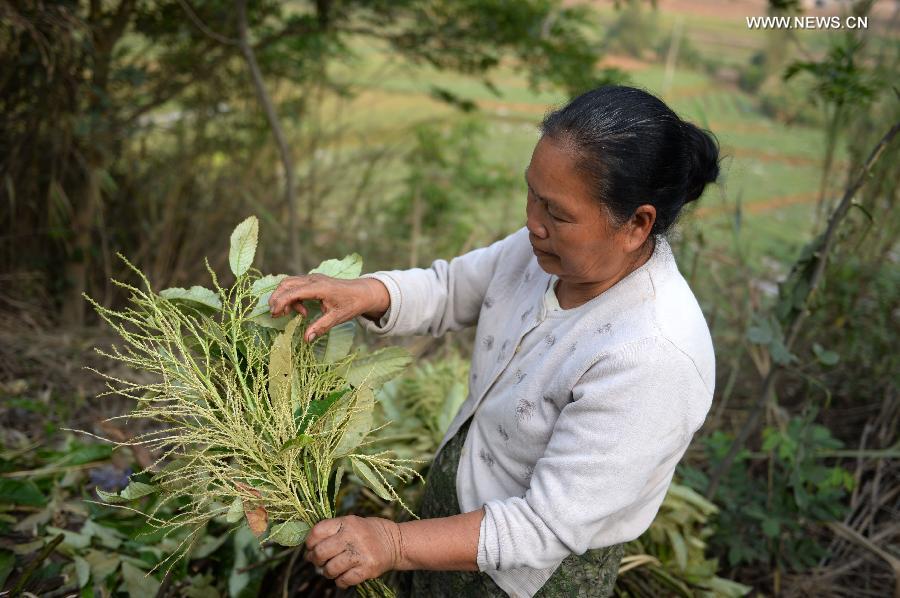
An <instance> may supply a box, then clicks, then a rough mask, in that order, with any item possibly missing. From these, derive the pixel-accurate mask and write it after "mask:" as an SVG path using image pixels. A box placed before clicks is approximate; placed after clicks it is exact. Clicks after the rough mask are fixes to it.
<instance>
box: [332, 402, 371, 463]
mask: <svg viewBox="0 0 900 598" xmlns="http://www.w3.org/2000/svg"><path fill="white" fill-rule="evenodd" d="M374 409H375V393H373V392H372V389H371V388H369V387H367V386H360V387H359V388H358V389H357V390H356V400H355V401H354V402H353V407H352V411H351V412H350V418H349V421H348V422H347V425H346V426H345V428H344V433H343V435H342V436H341V439H340V440H339V441H338V443H337V446H336V447H335V449H334V456H335V458H337V457H343V456H344V455H347V454H349V453H350V452H352V451H353V449H355V448H356V447H358V446H359V444H360V443H361V442H362V441H363V438H365V437H366V434H368V433H369V430H371V429H372V411H374Z"/></svg>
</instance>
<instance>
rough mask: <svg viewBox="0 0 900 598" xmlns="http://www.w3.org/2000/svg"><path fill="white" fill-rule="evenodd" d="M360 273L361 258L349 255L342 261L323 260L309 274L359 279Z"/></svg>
mask: <svg viewBox="0 0 900 598" xmlns="http://www.w3.org/2000/svg"><path fill="white" fill-rule="evenodd" d="M361 272H362V257H361V256H360V255H359V254H358V253H351V254H350V255H348V256H345V257H344V258H342V259H339V260H338V259H334V260H325V261H324V262H322V263H321V264H319V265H318V266H317V267H315V268H313V269H312V270H310V271H309V273H310V274H324V275H325V276H331V277H332V278H359V274H360V273H361Z"/></svg>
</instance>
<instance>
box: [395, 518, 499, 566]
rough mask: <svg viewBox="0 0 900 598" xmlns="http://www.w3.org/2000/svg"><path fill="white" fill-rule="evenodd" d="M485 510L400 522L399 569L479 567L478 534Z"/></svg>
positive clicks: (398, 538) (398, 543)
mask: <svg viewBox="0 0 900 598" xmlns="http://www.w3.org/2000/svg"><path fill="white" fill-rule="evenodd" d="M483 517H484V511H483V510H482V509H479V510H477V511H471V512H469V513H463V514H462V515H453V516H452V517H441V518H438V519H419V520H418V521H406V522H403V523H398V524H395V525H396V526H397V530H396V538H397V544H396V546H397V554H398V555H399V558H398V559H397V564H396V566H395V570H397V571H411V570H429V571H477V570H478V560H477V557H478V538H479V535H480V533H481V520H482V518H483Z"/></svg>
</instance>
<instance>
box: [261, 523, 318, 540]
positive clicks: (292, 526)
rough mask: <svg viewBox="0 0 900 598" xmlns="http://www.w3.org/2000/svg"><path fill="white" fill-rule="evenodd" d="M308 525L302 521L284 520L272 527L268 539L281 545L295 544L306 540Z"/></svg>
mask: <svg viewBox="0 0 900 598" xmlns="http://www.w3.org/2000/svg"><path fill="white" fill-rule="evenodd" d="M307 534H309V525H307V524H306V523H304V522H302V521H285V522H284V523H279V524H277V525H275V526H274V527H273V528H272V533H270V534H269V540H271V541H272V542H275V543H277V544H281V545H282V546H297V545H299V544H302V543H303V541H304V540H306V536H307Z"/></svg>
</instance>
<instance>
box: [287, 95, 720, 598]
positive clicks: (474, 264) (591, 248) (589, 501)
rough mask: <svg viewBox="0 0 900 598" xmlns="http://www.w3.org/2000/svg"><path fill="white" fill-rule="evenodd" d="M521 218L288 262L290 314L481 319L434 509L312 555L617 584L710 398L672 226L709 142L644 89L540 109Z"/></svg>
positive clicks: (535, 586) (343, 532) (712, 171)
mask: <svg viewBox="0 0 900 598" xmlns="http://www.w3.org/2000/svg"><path fill="white" fill-rule="evenodd" d="M541 131H542V136H541V139H540V141H539V142H538V144H537V146H536V147H535V149H534V153H533V155H532V157H531V162H530V164H529V165H528V168H527V170H526V172H525V180H526V183H527V185H528V198H527V207H526V223H525V227H524V228H522V229H520V230H518V231H516V232H514V233H513V234H511V235H510V236H508V237H507V238H505V239H503V240H501V241H498V242H496V243H494V244H493V245H490V246H489V247H485V248H482V249H476V250H474V251H472V252H470V253H467V254H465V255H462V256H460V257H457V258H455V259H453V260H451V261H450V262H449V263H448V262H446V261H444V260H437V261H435V262H434V263H433V264H432V265H431V267H430V268H428V269H418V268H415V269H411V270H400V271H387V272H377V273H374V274H368V275H365V276H363V277H361V278H359V279H357V280H352V281H346V280H335V279H330V278H328V277H324V276H317V275H312V276H298V277H291V278H288V279H286V280H285V281H284V282H282V283H281V285H280V286H279V287H278V289H277V290H276V292H275V293H273V295H272V300H271V303H270V305H271V309H272V312H273V313H274V314H276V315H280V314H283V313H286V312H288V311H290V310H291V309H292V308H293V309H296V310H297V311H299V312H301V313H305V312H306V309H305V308H304V307H303V305H302V303H301V301H303V300H317V301H319V302H321V305H322V310H323V312H324V315H323V316H322V317H321V318H320V319H319V320H317V321H316V322H314V323H313V324H311V325H310V326H309V328H308V330H307V333H306V334H307V337H306V340H308V341H311V340H312V339H313V338H315V336H318V335H321V334H324V333H325V332H326V331H327V330H328V329H329V328H330V327H332V326H334V325H336V324H338V323H340V322H344V321H347V320H350V319H351V318H355V317H359V319H360V322H361V323H362V324H363V325H364V326H365V327H366V328H367V329H369V330H371V331H373V332H375V333H378V334H383V335H410V334H432V335H435V336H437V335H441V334H443V333H445V332H447V331H448V330H459V329H461V328H465V327H467V326H477V333H476V334H477V340H476V343H475V347H474V348H473V355H472V368H471V374H470V378H469V396H468V398H467V399H466V401H465V403H463V405H462V407H461V408H460V411H459V414H458V415H457V416H456V418H455V420H454V421H453V423H452V424H451V425H450V429H449V430H448V431H447V434H446V436H445V438H444V441H443V443H442V445H441V447H440V449H439V452H438V454H437V457H436V458H435V461H434V463H433V465H432V467H431V470H430V473H429V476H428V483H427V485H426V491H425V495H424V500H423V505H422V506H421V509H420V514H421V515H422V519H421V520H418V521H410V522H404V523H399V524H398V523H395V522H392V521H388V520H385V519H380V518H361V517H354V516H350V517H338V518H336V519H330V520H327V521H322V522H320V523H319V524H318V525H316V526H315V527H314V528H313V529H312V531H311V532H310V534H309V537H308V539H307V542H306V545H307V548H308V552H307V558H308V559H309V560H310V561H312V562H313V563H314V564H315V565H316V566H318V567H320V568H321V570H322V571H323V573H324V574H325V575H327V576H328V577H331V578H334V579H335V580H336V582H337V585H338V586H340V587H347V586H350V585H354V584H358V583H360V582H361V581H363V580H365V579H369V578H373V577H377V576H379V575H381V574H383V573H385V572H387V571H391V570H406V571H412V572H413V573H411V574H408V575H407V576H406V577H407V579H406V582H407V586H408V587H407V591H408V592H410V593H411V595H413V596H429V597H431V596H504V595H509V596H535V595H537V596H563V595H565V596H573V595H579V596H605V595H608V594H610V593H611V592H612V586H613V583H614V581H615V577H616V572H617V569H618V565H619V560H620V559H621V557H622V543H624V542H627V541H629V540H632V539H634V538H636V537H638V536H639V535H640V534H641V533H642V532H644V530H646V529H647V528H648V527H649V525H650V523H651V521H652V520H653V518H654V516H655V515H656V512H657V510H658V509H659V506H660V503H661V502H662V500H663V497H664V496H665V494H666V489H667V488H668V486H669V483H670V481H671V479H672V474H673V472H674V471H675V466H676V464H677V463H678V461H679V460H680V459H681V456H682V455H683V454H684V452H685V449H686V448H687V446H688V444H689V443H690V441H691V437H692V435H693V434H694V432H695V431H696V430H697V429H698V428H699V427H700V426H701V425H702V423H703V420H704V418H705V417H706V413H707V411H708V409H709V406H710V402H711V400H712V396H713V384H714V369H715V365H714V356H713V347H712V343H711V340H710V335H709V330H708V328H707V325H706V322H705V320H704V318H703V314H702V313H701V311H700V307H699V306H698V304H697V301H696V299H695V298H694V295H693V293H692V292H691V289H690V288H689V287H688V285H687V283H686V282H685V280H684V278H683V277H682V276H681V274H680V273H679V271H678V267H677V266H676V264H675V260H674V258H673V256H672V251H671V249H670V247H669V244H668V243H667V242H666V240H665V233H666V232H667V231H668V230H669V229H670V227H671V226H672V224H673V223H674V222H675V220H676V219H677V217H678V215H679V212H680V211H681V209H682V208H683V207H684V205H685V204H687V203H689V202H691V201H694V200H696V199H697V198H698V197H700V195H701V194H702V193H703V190H704V188H705V186H706V185H707V184H708V183H711V182H714V181H715V180H716V178H717V176H718V172H719V168H718V147H717V144H716V142H715V140H714V139H713V138H712V137H711V136H710V135H709V134H708V133H706V132H703V131H701V130H700V129H698V128H697V127H696V126H694V125H692V124H690V123H688V122H685V121H683V120H682V119H681V118H679V117H678V116H677V115H676V114H675V113H674V112H672V110H671V109H669V108H668V107H667V106H666V105H665V104H664V103H663V102H662V101H660V100H659V99H657V98H656V97H654V96H652V95H650V94H648V93H646V92H644V91H642V90H639V89H635V88H631V87H622V86H606V87H601V88H598V89H595V90H593V91H590V92H587V93H585V94H584V95H582V96H580V97H578V98H576V99H575V100H573V101H572V102H571V103H569V104H568V105H567V106H565V107H563V108H561V109H560V110H557V111H555V112H552V113H551V114H549V115H548V116H547V117H546V118H545V119H544V121H543V123H542V126H541Z"/></svg>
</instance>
